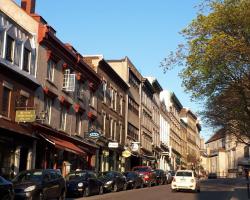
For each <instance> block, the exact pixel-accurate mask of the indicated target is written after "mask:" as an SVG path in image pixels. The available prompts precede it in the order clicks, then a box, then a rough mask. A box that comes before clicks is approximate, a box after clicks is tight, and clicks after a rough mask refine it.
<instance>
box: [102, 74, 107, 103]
mask: <svg viewBox="0 0 250 200" xmlns="http://www.w3.org/2000/svg"><path fill="white" fill-rule="evenodd" d="M102 90H103V91H102V92H103V102H104V103H106V102H107V81H106V80H105V79H103V82H102Z"/></svg>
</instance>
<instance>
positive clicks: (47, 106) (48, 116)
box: [44, 96, 52, 124]
mask: <svg viewBox="0 0 250 200" xmlns="http://www.w3.org/2000/svg"><path fill="white" fill-rule="evenodd" d="M51 108H52V99H51V98H50V97H48V96H45V99H44V112H45V122H46V123H47V124H50V121H51Z"/></svg>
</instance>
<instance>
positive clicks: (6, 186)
mask: <svg viewBox="0 0 250 200" xmlns="http://www.w3.org/2000/svg"><path fill="white" fill-rule="evenodd" d="M13 198H14V190H13V184H12V183H11V182H9V181H7V180H6V179H4V178H3V177H1V176H0V199H2V200H12V199H13Z"/></svg>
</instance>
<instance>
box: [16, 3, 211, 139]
mask: <svg viewBox="0 0 250 200" xmlns="http://www.w3.org/2000/svg"><path fill="white" fill-rule="evenodd" d="M17 3H18V4H20V0H17ZM200 3H201V0H182V1H180V0H178V1H177V0H126V1H121V0H120V1H119V0H70V1H69V0H52V1H51V0H36V13H38V14H40V15H41V16H43V17H44V19H45V20H46V21H47V22H48V23H49V24H50V25H51V26H52V27H54V28H55V30H56V31H57V36H58V37H59V38H60V39H61V40H62V41H63V42H65V43H66V42H69V43H71V44H72V45H73V46H74V47H75V48H76V49H77V50H78V51H79V52H80V53H82V54H103V55H104V57H105V58H106V59H119V58H123V57H124V56H128V57H129V58H130V59H131V60H132V62H133V63H134V65H135V66H136V67H137V68H138V70H139V71H140V72H141V74H142V75H144V76H154V77H156V78H157V79H158V81H159V82H160V84H161V85H162V87H163V88H165V89H169V90H171V91H173V92H174V93H175V94H176V95H177V97H178V98H179V100H180V101H181V103H182V104H183V106H184V107H188V108H190V109H191V110H193V111H194V112H197V111H199V110H200V109H201V108H202V106H201V105H198V103H195V102H191V101H190V95H189V94H186V93H184V90H183V88H182V87H181V80H180V79H179V78H178V76H177V74H178V72H179V70H180V69H179V68H176V69H174V70H172V71H169V72H167V73H166V74H163V71H162V69H161V68H160V67H159V65H160V62H161V61H162V59H163V58H164V57H165V56H166V55H168V54H169V52H170V51H172V50H175V49H176V47H177V45H178V44H179V43H182V42H183V38H182V36H181V35H180V34H179V32H180V31H181V30H182V29H183V28H184V27H186V26H187V25H188V23H190V22H191V20H192V19H193V18H195V16H196V13H197V11H198V8H196V7H195V6H197V5H199V4H200ZM202 128H203V131H202V134H203V136H205V138H206V139H207V137H208V136H209V135H210V134H211V132H209V130H208V129H207V128H205V127H204V126H202Z"/></svg>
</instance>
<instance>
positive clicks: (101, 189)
mask: <svg viewBox="0 0 250 200" xmlns="http://www.w3.org/2000/svg"><path fill="white" fill-rule="evenodd" d="M99 194H103V186H102V185H101V186H100V188H99Z"/></svg>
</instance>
